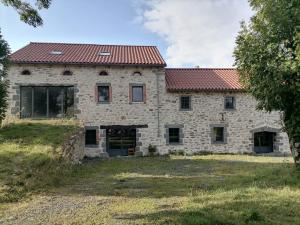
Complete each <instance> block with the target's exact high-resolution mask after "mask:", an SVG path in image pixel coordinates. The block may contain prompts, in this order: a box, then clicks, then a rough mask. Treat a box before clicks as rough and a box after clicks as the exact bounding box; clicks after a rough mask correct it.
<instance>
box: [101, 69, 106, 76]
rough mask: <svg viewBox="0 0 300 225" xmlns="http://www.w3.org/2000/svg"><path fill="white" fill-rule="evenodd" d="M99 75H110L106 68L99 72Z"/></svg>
mask: <svg viewBox="0 0 300 225" xmlns="http://www.w3.org/2000/svg"><path fill="white" fill-rule="evenodd" d="M99 76H108V73H107V72H106V71H105V70H103V71H101V72H100V73H99Z"/></svg>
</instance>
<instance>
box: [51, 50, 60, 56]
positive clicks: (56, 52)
mask: <svg viewBox="0 0 300 225" xmlns="http://www.w3.org/2000/svg"><path fill="white" fill-rule="evenodd" d="M62 54H63V52H62V51H58V50H53V51H51V52H50V55H62Z"/></svg>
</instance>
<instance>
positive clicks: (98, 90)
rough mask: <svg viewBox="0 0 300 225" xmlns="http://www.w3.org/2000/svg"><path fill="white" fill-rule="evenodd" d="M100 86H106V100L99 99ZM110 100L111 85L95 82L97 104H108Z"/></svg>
mask: <svg viewBox="0 0 300 225" xmlns="http://www.w3.org/2000/svg"><path fill="white" fill-rule="evenodd" d="M101 87H108V100H107V101H100V94H99V92H100V88H101ZM111 101H112V90H111V85H110V84H109V83H100V84H97V103H98V104H109V103H111Z"/></svg>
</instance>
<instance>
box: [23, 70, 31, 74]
mask: <svg viewBox="0 0 300 225" xmlns="http://www.w3.org/2000/svg"><path fill="white" fill-rule="evenodd" d="M30 74H31V72H30V71H29V70H23V71H22V72H21V75H30Z"/></svg>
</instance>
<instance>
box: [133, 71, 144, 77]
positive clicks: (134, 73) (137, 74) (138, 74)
mask: <svg viewBox="0 0 300 225" xmlns="http://www.w3.org/2000/svg"><path fill="white" fill-rule="evenodd" d="M132 76H142V73H141V72H140V71H135V72H133V74H132Z"/></svg>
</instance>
